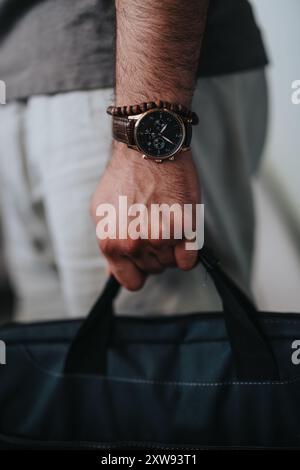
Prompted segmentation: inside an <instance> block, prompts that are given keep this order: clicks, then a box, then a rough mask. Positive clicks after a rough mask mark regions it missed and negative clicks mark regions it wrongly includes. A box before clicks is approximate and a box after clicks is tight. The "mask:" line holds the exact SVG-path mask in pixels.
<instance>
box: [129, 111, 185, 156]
mask: <svg viewBox="0 0 300 470" xmlns="http://www.w3.org/2000/svg"><path fill="white" fill-rule="evenodd" d="M134 132H135V141H136V144H137V146H138V148H139V150H140V151H142V152H143V154H144V155H145V156H147V157H149V158H154V159H161V160H163V159H167V158H169V157H171V156H173V155H175V153H177V152H178V151H179V150H180V148H181V147H182V145H183V142H184V140H185V126H184V123H183V121H182V119H181V118H180V117H179V116H178V115H177V114H175V113H173V112H172V111H169V110H165V109H163V110H157V109H153V110H149V111H148V112H146V113H145V114H144V115H143V116H141V118H140V119H138V121H137V123H136V126H135V131H134ZM157 161H158V160H157Z"/></svg>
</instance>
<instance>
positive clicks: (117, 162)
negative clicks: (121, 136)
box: [110, 140, 194, 174]
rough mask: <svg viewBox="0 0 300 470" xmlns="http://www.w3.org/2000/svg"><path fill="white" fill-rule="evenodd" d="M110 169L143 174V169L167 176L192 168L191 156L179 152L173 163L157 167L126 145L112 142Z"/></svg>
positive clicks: (189, 152) (187, 152)
mask: <svg viewBox="0 0 300 470" xmlns="http://www.w3.org/2000/svg"><path fill="white" fill-rule="evenodd" d="M110 165H111V166H112V167H115V168H116V167H118V168H120V167H122V168H125V167H126V168H127V169H132V170H133V171H141V172H144V171H145V169H146V168H147V169H150V170H151V171H152V172H158V173H159V174H162V173H164V174H168V173H172V172H174V171H177V170H178V169H180V171H185V170H186V169H187V167H189V166H194V161H193V156H192V152H191V150H188V151H185V152H179V153H178V154H177V155H176V159H175V160H174V161H171V162H168V164H166V165H157V164H155V163H154V162H153V161H151V160H148V159H146V160H144V159H143V158H142V157H141V154H140V152H138V151H136V150H133V149H130V148H128V147H127V145H126V144H124V143H122V142H118V141H116V140H114V141H113V150H112V157H111V161H110Z"/></svg>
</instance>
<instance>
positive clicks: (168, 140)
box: [162, 135, 174, 145]
mask: <svg viewBox="0 0 300 470" xmlns="http://www.w3.org/2000/svg"><path fill="white" fill-rule="evenodd" d="M162 138H163V139H164V140H166V141H167V142H169V144H172V145H174V142H172V140H170V139H168V138H167V137H165V136H164V135H162Z"/></svg>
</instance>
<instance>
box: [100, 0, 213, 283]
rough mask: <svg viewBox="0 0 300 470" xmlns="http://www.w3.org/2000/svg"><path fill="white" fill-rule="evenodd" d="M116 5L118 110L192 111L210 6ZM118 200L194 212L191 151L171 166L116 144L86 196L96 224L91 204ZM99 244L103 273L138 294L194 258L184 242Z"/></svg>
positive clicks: (157, 0) (201, 0)
mask: <svg viewBox="0 0 300 470" xmlns="http://www.w3.org/2000/svg"><path fill="white" fill-rule="evenodd" d="M115 3H116V18H117V31H116V105H118V106H121V105H125V104H126V105H127V104H135V103H141V102H143V101H153V100H157V99H162V100H166V101H169V102H173V103H181V104H183V105H185V106H188V107H190V106H191V101H192V97H193V92H194V88H195V80H196V78H195V77H196V70H197V65H198V61H199V54H200V49H201V42H202V37H203V32H204V28H205V21H206V14H207V8H208V3H209V0H189V1H188V2H186V1H182V0H164V1H163V2H162V1H161V0H130V1H129V0H116V2H115ZM187 5H188V6H187ZM145 182H147V183H146V184H145ZM119 195H122V196H127V198H128V205H130V204H135V203H143V204H145V205H146V206H147V207H150V204H151V203H156V204H161V203H167V204H170V205H171V204H174V203H179V204H181V205H183V204H193V206H195V204H197V203H200V202H201V196H200V195H201V191H200V183H199V180H198V177H197V172H196V169H195V165H194V162H193V157H192V153H191V152H190V151H188V152H182V153H180V154H178V155H177V156H176V160H175V161H173V162H165V163H163V164H156V163H154V162H153V161H151V160H143V159H142V158H141V155H140V154H139V153H138V152H136V151H135V150H132V149H128V148H127V146H126V145H125V144H122V143H119V142H114V143H113V145H112V157H111V160H110V162H109V165H108V167H107V169H106V171H105V172H104V175H103V176H102V178H101V180H100V182H99V184H98V186H97V188H96V191H95V193H94V196H93V198H92V204H91V214H92V217H93V219H94V221H95V223H97V222H98V219H97V217H96V208H97V206H98V205H99V204H101V203H111V204H114V205H115V207H117V206H118V196H119ZM172 222H173V225H174V224H176V220H173V221H172ZM160 229H161V227H160ZM171 233H172V227H171ZM99 246H100V249H101V250H102V252H103V254H104V256H105V257H106V259H107V261H108V266H109V271H110V272H111V273H112V274H113V275H114V276H115V277H116V278H117V279H118V281H119V282H120V283H121V284H122V285H123V286H124V287H126V288H127V289H129V290H138V289H140V288H141V287H142V286H143V284H144V282H145V280H146V277H147V275H148V274H149V273H158V272H161V271H163V270H164V269H165V268H167V267H172V266H177V267H179V268H180V269H183V270H189V269H192V268H193V267H194V265H195V263H196V259H197V252H195V251H190V250H186V249H185V240H175V239H172V238H171V239H170V240H164V239H162V238H160V239H159V240H155V239H151V238H149V239H147V240H142V239H139V240H131V239H126V240H120V239H106V240H99Z"/></svg>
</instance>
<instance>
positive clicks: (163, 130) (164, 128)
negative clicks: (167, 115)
mask: <svg viewBox="0 0 300 470" xmlns="http://www.w3.org/2000/svg"><path fill="white" fill-rule="evenodd" d="M167 126H168V124H165V125H164V127H163V128H162V130H161V131H160V133H161V134H162V133H163V132H165V130H166V128H167Z"/></svg>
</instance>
